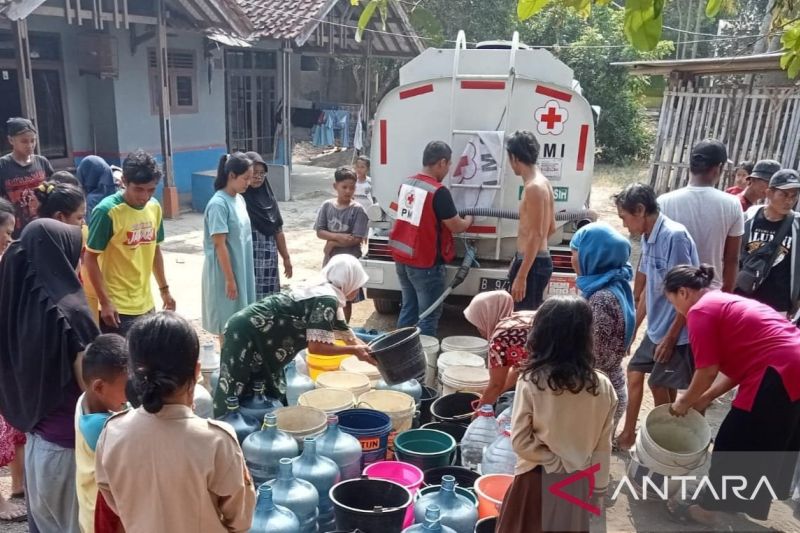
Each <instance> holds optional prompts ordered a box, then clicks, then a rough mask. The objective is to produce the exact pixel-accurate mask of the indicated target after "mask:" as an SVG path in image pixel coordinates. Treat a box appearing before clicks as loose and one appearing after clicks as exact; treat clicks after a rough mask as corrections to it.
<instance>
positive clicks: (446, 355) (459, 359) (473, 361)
mask: <svg viewBox="0 0 800 533" xmlns="http://www.w3.org/2000/svg"><path fill="white" fill-rule="evenodd" d="M450 366H471V367H474V368H485V367H486V362H485V361H484V360H483V359H482V358H481V357H480V356H479V355H475V354H474V353H471V352H462V351H455V352H442V353H440V354H439V359H437V360H436V369H437V376H436V384H437V386H438V387H439V389H440V390H441V387H442V375H443V374H444V371H445V369H447V367H450Z"/></svg>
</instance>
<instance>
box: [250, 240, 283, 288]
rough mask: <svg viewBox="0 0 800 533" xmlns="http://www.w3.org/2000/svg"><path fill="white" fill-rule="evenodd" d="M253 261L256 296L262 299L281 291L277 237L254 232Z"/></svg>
mask: <svg viewBox="0 0 800 533" xmlns="http://www.w3.org/2000/svg"><path fill="white" fill-rule="evenodd" d="M253 263H254V265H255V271H256V298H257V299H258V300H261V299H263V298H266V297H267V296H269V295H270V294H273V293H276V292H280V290H281V278H280V273H279V272H278V246H277V245H276V244H275V237H267V236H265V235H264V234H263V233H260V232H258V231H254V232H253Z"/></svg>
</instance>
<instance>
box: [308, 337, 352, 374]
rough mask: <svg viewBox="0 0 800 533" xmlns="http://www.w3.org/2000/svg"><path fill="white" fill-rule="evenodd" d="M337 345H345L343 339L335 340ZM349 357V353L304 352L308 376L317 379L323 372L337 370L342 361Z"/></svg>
mask: <svg viewBox="0 0 800 533" xmlns="http://www.w3.org/2000/svg"><path fill="white" fill-rule="evenodd" d="M336 345H337V346H346V343H345V342H344V341H336ZM348 357H350V355H318V354H313V353H311V352H307V354H306V364H307V365H308V377H310V378H311V379H313V380H314V381H316V380H317V377H319V375H320V374H322V373H323V372H332V371H334V370H339V366H340V365H341V364H342V361H344V360H345V359H347V358H348Z"/></svg>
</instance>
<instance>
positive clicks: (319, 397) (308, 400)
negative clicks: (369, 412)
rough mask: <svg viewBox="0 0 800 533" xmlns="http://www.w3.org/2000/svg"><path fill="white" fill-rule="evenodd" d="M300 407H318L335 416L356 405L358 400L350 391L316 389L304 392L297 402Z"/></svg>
mask: <svg viewBox="0 0 800 533" xmlns="http://www.w3.org/2000/svg"><path fill="white" fill-rule="evenodd" d="M297 404H298V405H304V406H306V407H316V408H317V409H320V410H322V411H325V412H326V413H327V414H329V415H335V414H336V413H339V412H340V411H344V410H345V409H352V408H353V407H355V405H356V398H355V396H353V393H352V392H350V391H349V390H344V389H314V390H310V391H308V392H304V393H303V394H301V395H300V398H298V400H297Z"/></svg>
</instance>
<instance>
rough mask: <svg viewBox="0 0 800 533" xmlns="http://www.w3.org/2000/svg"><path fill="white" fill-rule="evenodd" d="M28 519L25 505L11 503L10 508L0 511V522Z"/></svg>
mask: <svg viewBox="0 0 800 533" xmlns="http://www.w3.org/2000/svg"><path fill="white" fill-rule="evenodd" d="M26 520H28V510H27V509H25V506H21V505H15V504H11V509H7V510H5V511H0V523H2V522H25V521H26Z"/></svg>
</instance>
